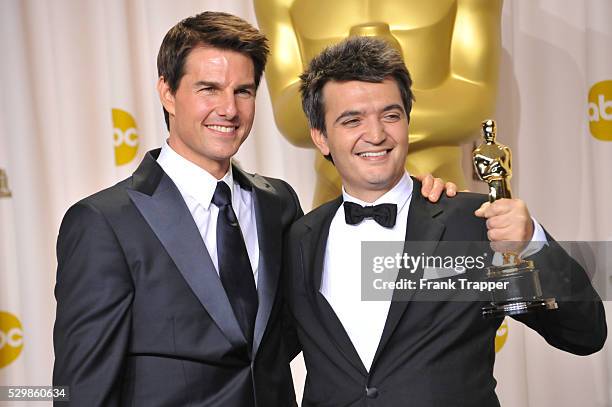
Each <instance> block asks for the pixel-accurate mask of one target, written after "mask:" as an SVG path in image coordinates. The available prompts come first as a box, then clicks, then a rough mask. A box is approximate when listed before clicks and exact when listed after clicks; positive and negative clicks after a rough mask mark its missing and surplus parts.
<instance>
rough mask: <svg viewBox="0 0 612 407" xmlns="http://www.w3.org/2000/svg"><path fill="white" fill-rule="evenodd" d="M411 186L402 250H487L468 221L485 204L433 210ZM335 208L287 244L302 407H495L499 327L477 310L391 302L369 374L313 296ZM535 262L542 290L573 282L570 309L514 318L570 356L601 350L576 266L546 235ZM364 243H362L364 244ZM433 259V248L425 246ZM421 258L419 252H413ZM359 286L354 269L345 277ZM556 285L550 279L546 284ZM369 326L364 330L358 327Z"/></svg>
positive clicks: (465, 200)
mask: <svg viewBox="0 0 612 407" xmlns="http://www.w3.org/2000/svg"><path fill="white" fill-rule="evenodd" d="M420 188H421V186H420V184H419V183H418V182H416V181H415V185H414V190H413V191H414V192H413V196H412V200H411V203H410V210H409V213H410V214H409V216H408V219H407V220H402V219H398V222H400V221H407V228H406V241H411V242H418V241H430V242H431V241H433V242H438V241H474V242H477V241H485V240H486V225H485V222H484V221H483V220H482V219H480V218H477V217H476V216H474V214H473V212H474V210H475V209H476V208H478V207H479V206H480V204H481V203H482V202H484V201H485V200H486V197H485V196H484V195H479V194H470V193H465V194H459V195H458V196H457V197H455V198H452V199H446V198H442V199H441V201H440V202H439V203H438V204H432V203H429V202H428V201H427V200H426V199H425V198H423V197H422V196H421V195H420V192H419V191H420ZM341 203H342V200H341V199H340V198H339V199H336V200H335V201H332V202H329V203H327V204H325V205H323V206H321V207H320V208H318V209H316V210H314V211H313V212H311V213H309V214H307V215H306V216H304V217H303V218H302V219H300V220H298V221H297V222H296V223H295V224H294V225H293V226H292V228H291V230H290V233H289V237H288V238H289V240H288V244H287V250H286V252H285V254H286V262H287V265H288V267H287V268H288V270H287V271H288V275H287V277H288V279H287V281H286V284H285V289H286V291H287V301H288V304H289V308H290V310H291V313H292V314H293V317H294V319H295V324H296V326H297V333H298V337H299V341H300V343H301V346H302V348H303V352H304V359H305V363H306V368H307V370H308V376H307V379H306V386H305V389H304V398H303V405H304V406H334V407H339V406H384V407H393V406H415V407H418V406H424V407H432V406H440V407H448V406H474V407H486V406H498V405H499V402H498V399H497V396H496V395H495V385H496V382H495V379H494V378H493V363H494V361H495V350H494V339H495V334H496V330H497V328H498V327H499V325H500V323H501V321H502V319H501V318H498V319H488V320H486V319H483V318H482V316H481V307H482V305H484V304H483V303H482V302H423V301H393V302H392V303H391V306H390V309H389V313H388V316H387V320H386V324H385V327H384V329H383V333H382V338H381V340H380V343H379V346H378V349H377V351H376V354H375V357H374V361H373V363H372V367H371V369H370V371H369V372H368V371H367V370H366V368H365V367H364V366H363V363H362V362H361V359H360V358H359V355H358V354H357V352H356V350H355V348H354V347H353V345H352V343H351V341H350V339H349V337H348V335H347V334H346V331H345V330H344V328H343V326H342V324H341V322H340V320H339V319H338V318H337V316H336V315H335V313H334V311H333V309H332V308H331V307H330V305H329V303H328V302H327V301H326V299H325V297H324V296H323V295H322V294H321V293H320V292H319V289H320V285H321V275H322V271H323V260H324V259H323V258H324V253H325V247H326V242H327V237H328V233H329V227H330V223H331V220H332V218H333V216H334V214H335V213H336V211H337V209H338V208H339V206H340V205H341ZM548 238H549V241H550V245H549V246H548V247H545V248H544V249H542V250H541V251H540V252H539V253H538V254H537V255H536V256H534V258H533V259H534V261H535V263H536V264H537V265H538V267H539V268H542V267H543V266H545V267H550V268H551V269H552V270H553V271H551V273H546V272H544V271H541V273H542V282H543V285H545V286H548V285H549V284H548V283H549V282H550V281H549V280H551V278H552V280H553V281H552V283H551V284H552V285H554V283H555V281H557V280H555V275H557V276H563V278H565V277H568V276H569V277H570V280H569V283H568V284H571V285H572V287H571V288H572V290H571V292H572V293H573V294H574V297H573V299H574V300H578V301H575V302H572V303H567V302H563V301H562V300H563V298H560V297H557V299H558V300H559V302H560V304H559V309H558V310H556V311H548V312H542V313H536V314H532V315H525V316H520V317H517V318H516V319H518V320H521V321H522V322H524V323H525V324H527V325H528V326H530V327H531V328H533V329H535V330H536V331H538V332H539V333H540V334H541V335H542V336H543V337H544V338H545V339H546V340H547V341H548V342H549V343H551V344H552V345H554V346H556V347H558V348H560V349H563V350H566V351H569V352H573V353H576V354H588V353H591V352H595V351H597V350H599V349H600V348H601V347H602V346H603V343H604V341H605V338H606V323H605V316H604V310H603V306H602V304H601V301H600V300H599V298H598V297H597V294H596V293H595V292H594V291H593V289H592V287H591V285H590V282H589V280H588V277H587V276H586V274H585V273H584V271H583V270H582V269H580V267H579V266H578V265H577V263H575V262H573V261H571V260H569V257H568V256H567V255H566V254H565V253H564V252H563V251H562V250H561V249H560V248H559V247H558V246H557V245H556V243H555V242H554V241H552V238H551V237H550V236H548ZM364 240H367V237H364ZM423 250H424V254H425V255H431V254H435V253H436V248H435V245H431V244H428V245H425V246H423ZM419 253H420V251H419ZM347 272H351V273H354V276H355V278H360V277H359V276H360V271H359V270H352V271H347ZM551 276H552V277H551ZM413 299H414V297H413ZM363 323H364V324H367V323H368V321H363Z"/></svg>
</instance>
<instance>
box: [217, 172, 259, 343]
mask: <svg viewBox="0 0 612 407" xmlns="http://www.w3.org/2000/svg"><path fill="white" fill-rule="evenodd" d="M212 203H213V204H215V205H216V206H217V207H218V208H219V216H218V217H217V256H218V261H219V277H220V278H221V283H222V284H223V288H225V292H226V293H227V296H228V298H229V300H230V303H231V304H232V309H233V310H234V314H235V315H236V318H237V319H238V323H239V324H240V327H241V328H242V331H243V332H244V334H245V336H246V338H247V341H249V344H252V343H253V331H254V328H255V317H256V316H257V306H258V301H257V290H256V288H255V279H254V277H253V269H252V268H251V263H250V262H249V255H248V253H247V249H246V245H245V243H244V239H243V238H242V232H241V230H240V225H239V224H238V218H237V217H236V214H235V213H234V209H232V196H231V193H230V189H229V186H228V185H227V184H226V183H225V182H223V181H219V182H217V188H216V189H215V194H214V195H213V199H212Z"/></svg>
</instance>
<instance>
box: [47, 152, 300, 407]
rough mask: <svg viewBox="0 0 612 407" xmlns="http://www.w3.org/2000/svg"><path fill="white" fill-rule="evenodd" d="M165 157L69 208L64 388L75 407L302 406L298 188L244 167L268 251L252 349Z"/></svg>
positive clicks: (61, 347) (57, 369) (59, 334)
mask: <svg viewBox="0 0 612 407" xmlns="http://www.w3.org/2000/svg"><path fill="white" fill-rule="evenodd" d="M158 154H159V150H156V151H152V152H149V153H147V155H146V157H145V158H144V160H143V162H142V163H141V165H140V166H139V168H138V169H137V170H136V172H135V173H134V174H133V176H132V177H130V178H128V179H126V180H124V181H122V182H120V183H119V184H117V185H115V186H113V187H111V188H109V189H106V190H104V191H101V192H99V193H97V194H95V195H92V196H90V197H88V198H85V199H83V200H82V201H80V202H78V203H77V204H75V205H74V206H73V207H71V208H70V209H69V210H68V212H67V213H66V216H65V218H64V220H63V222H62V225H61V228H60V232H59V237H58V243H57V258H58V273H57V285H56V288H55V295H56V298H57V319H56V322H55V328H54V337H53V339H54V347H55V357H56V359H55V366H54V371H53V383H54V385H58V386H59V385H62V386H70V393H71V403H72V405H76V406H88V407H93V406H118V405H122V406H123V405H125V406H146V407H151V406H182V405H189V406H223V407H227V406H261V407H270V406H283V407H284V406H291V405H295V394H294V391H293V383H292V379H291V372H290V369H289V364H288V362H289V360H288V356H287V353H286V352H285V350H284V348H285V345H284V341H283V339H282V335H281V333H282V324H283V321H282V318H281V315H282V314H283V313H282V310H281V302H282V301H281V296H280V295H279V291H280V290H279V276H280V273H281V251H282V242H283V234H284V233H285V231H286V230H287V229H288V227H289V225H290V224H291V223H292V222H293V221H294V220H295V219H297V218H298V217H300V216H301V215H302V211H301V209H300V205H299V202H298V199H297V196H296V194H295V192H294V191H293V190H292V189H291V187H290V186H289V185H288V184H287V183H285V182H283V181H281V180H277V179H272V178H264V177H261V176H258V175H251V174H247V173H245V172H243V171H242V170H240V169H239V168H237V167H234V168H233V174H234V179H235V181H236V182H238V183H239V184H240V185H241V187H243V188H247V189H250V190H251V191H252V193H253V199H254V202H255V208H256V217H257V233H258V239H259V248H260V261H259V275H258V289H257V293H258V297H259V309H258V312H257V319H256V324H255V335H254V343H253V346H252V349H248V346H247V341H246V340H245V338H244V335H243V333H242V331H241V329H240V327H239V325H238V322H237V320H236V318H235V316H234V314H233V311H232V308H231V305H230V302H229V300H228V298H227V296H226V294H225V291H224V289H223V286H222V285H221V282H220V279H219V277H218V274H217V272H216V271H215V268H214V266H213V263H212V261H211V259H210V257H209V255H208V252H207V249H206V247H205V245H204V242H203V241H202V238H201V236H200V233H199V232H198V229H197V227H196V225H195V222H194V220H193V218H192V216H191V214H190V213H189V211H188V208H187V206H186V204H185V202H184V201H183V199H182V197H181V195H180V193H179V191H178V189H177V188H176V186H175V185H174V183H173V182H172V181H171V180H170V178H169V177H168V176H167V175H166V174H165V173H164V172H163V170H162V169H161V167H160V166H159V165H158V164H157V162H156V158H157V155H158ZM62 405H65V404H62Z"/></svg>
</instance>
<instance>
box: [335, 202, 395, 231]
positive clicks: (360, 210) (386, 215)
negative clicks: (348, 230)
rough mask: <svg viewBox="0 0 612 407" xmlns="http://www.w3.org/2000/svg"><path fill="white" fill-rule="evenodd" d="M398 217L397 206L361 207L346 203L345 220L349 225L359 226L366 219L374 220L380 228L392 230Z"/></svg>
mask: <svg viewBox="0 0 612 407" xmlns="http://www.w3.org/2000/svg"><path fill="white" fill-rule="evenodd" d="M396 217H397V205H396V204H380V205H374V206H361V205H358V204H356V203H354V202H344V219H345V220H346V223H347V224H349V225H357V224H359V223H361V222H362V221H363V220H364V219H367V218H372V219H374V220H375V221H376V222H377V223H378V224H379V225H380V226H384V227H386V228H392V227H393V226H394V225H395V218H396Z"/></svg>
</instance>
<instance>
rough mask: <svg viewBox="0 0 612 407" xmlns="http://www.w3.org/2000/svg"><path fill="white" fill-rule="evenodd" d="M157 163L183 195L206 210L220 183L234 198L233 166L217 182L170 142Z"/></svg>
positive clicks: (166, 143) (164, 146) (165, 143)
mask: <svg viewBox="0 0 612 407" xmlns="http://www.w3.org/2000/svg"><path fill="white" fill-rule="evenodd" d="M157 163H158V164H159V165H160V166H161V167H162V169H163V170H164V172H165V173H166V174H167V175H168V176H169V177H170V179H172V181H173V182H174V183H175V184H176V186H177V187H178V189H179V191H181V194H183V195H189V196H191V197H192V198H193V199H195V200H196V201H197V202H198V203H199V204H200V205H202V206H203V207H204V208H205V209H208V207H209V206H210V204H211V201H212V197H213V195H214V193H215V189H216V188H217V182H218V181H224V182H225V183H226V184H227V185H228V186H229V187H230V191H232V196H233V192H234V177H233V174H232V166H231V165H230V166H229V170H228V171H227V173H226V174H225V175H224V176H223V178H221V180H217V179H216V178H215V177H214V176H213V175H212V174H211V173H209V172H208V171H206V170H204V169H202V168H200V167H199V166H197V165H196V164H194V163H192V162H191V161H189V160H187V159H186V158H185V157H183V156H181V155H180V154H178V153H177V152H176V151H174V150H173V149H172V147H170V145H169V144H168V142H164V144H163V146H162V148H161V152H160V153H159V157H158V158H157Z"/></svg>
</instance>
